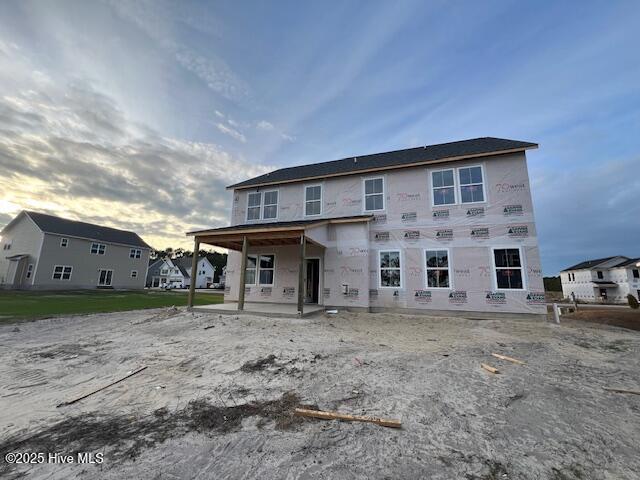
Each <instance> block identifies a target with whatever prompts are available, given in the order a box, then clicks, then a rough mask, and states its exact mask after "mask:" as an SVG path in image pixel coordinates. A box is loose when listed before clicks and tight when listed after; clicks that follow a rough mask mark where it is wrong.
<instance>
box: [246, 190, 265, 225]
mask: <svg viewBox="0 0 640 480" xmlns="http://www.w3.org/2000/svg"><path fill="white" fill-rule="evenodd" d="M261 208H262V193H261V192H253V193H249V194H248V195H247V220H260V209H261Z"/></svg>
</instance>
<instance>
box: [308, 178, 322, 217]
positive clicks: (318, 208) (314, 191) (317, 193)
mask: <svg viewBox="0 0 640 480" xmlns="http://www.w3.org/2000/svg"><path fill="white" fill-rule="evenodd" d="M321 213H322V186H320V185H311V186H309V187H305V188H304V214H305V215H306V216H313V215H320V214H321Z"/></svg>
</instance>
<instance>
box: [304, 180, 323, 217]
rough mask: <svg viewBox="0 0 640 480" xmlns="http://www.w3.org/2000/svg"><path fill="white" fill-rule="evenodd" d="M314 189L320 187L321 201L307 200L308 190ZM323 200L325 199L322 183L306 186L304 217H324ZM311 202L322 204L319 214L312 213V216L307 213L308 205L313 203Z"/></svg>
mask: <svg viewBox="0 0 640 480" xmlns="http://www.w3.org/2000/svg"><path fill="white" fill-rule="evenodd" d="M313 187H320V199H319V200H307V189H308V188H313ZM323 199H324V185H322V183H312V184H309V185H305V186H304V202H303V203H304V207H303V212H302V213H303V216H304V217H319V216H320V215H322V203H323ZM311 202H320V212H319V213H312V214H308V213H307V203H311Z"/></svg>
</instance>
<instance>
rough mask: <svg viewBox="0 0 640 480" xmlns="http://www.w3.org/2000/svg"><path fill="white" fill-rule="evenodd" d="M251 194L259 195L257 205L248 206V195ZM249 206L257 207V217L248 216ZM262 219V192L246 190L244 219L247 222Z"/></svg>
mask: <svg viewBox="0 0 640 480" xmlns="http://www.w3.org/2000/svg"><path fill="white" fill-rule="evenodd" d="M251 195H258V196H259V197H260V203H258V205H256V206H252V207H250V206H249V197H250V196H251ZM250 208H253V209H255V208H257V209H258V218H249V209H250ZM261 219H262V192H261V191H260V192H247V215H246V221H247V222H257V221H260V220H261Z"/></svg>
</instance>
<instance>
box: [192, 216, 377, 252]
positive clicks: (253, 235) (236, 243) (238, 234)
mask: <svg viewBox="0 0 640 480" xmlns="http://www.w3.org/2000/svg"><path fill="white" fill-rule="evenodd" d="M372 218H373V215H360V216H357V217H341V218H328V219H318V220H317V221H305V222H278V223H275V224H274V225H269V224H268V223H263V224H256V225H238V226H236V227H233V226H231V227H223V228H214V229H209V230H198V231H195V232H188V233H187V236H192V237H194V238H195V239H197V240H199V241H200V243H206V244H208V245H214V246H216V247H221V248H227V249H230V250H242V243H243V241H244V239H245V238H246V239H247V241H248V242H249V244H250V245H251V246H281V245H298V244H300V239H301V237H302V236H305V238H306V241H307V242H309V243H312V244H316V245H319V246H324V245H322V244H321V243H319V242H318V241H316V240H313V239H311V238H309V237H307V236H306V233H307V232H308V231H309V230H311V229H316V228H318V227H322V226H328V225H333V224H346V223H363V222H369V221H370V220H371V219H372Z"/></svg>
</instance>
